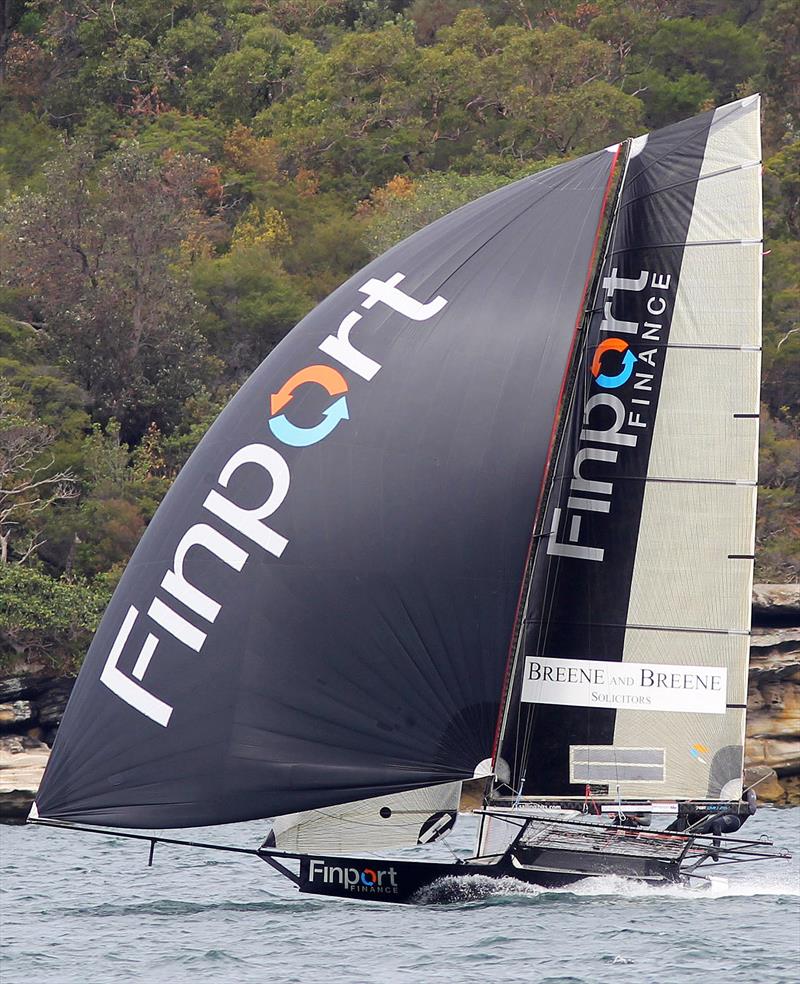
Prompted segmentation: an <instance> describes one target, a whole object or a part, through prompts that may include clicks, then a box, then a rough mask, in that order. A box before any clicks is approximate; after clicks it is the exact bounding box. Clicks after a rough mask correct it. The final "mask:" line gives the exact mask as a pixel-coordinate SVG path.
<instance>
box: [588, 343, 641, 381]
mask: <svg viewBox="0 0 800 984" xmlns="http://www.w3.org/2000/svg"><path fill="white" fill-rule="evenodd" d="M607 352H619V353H620V354H621V355H622V365H621V368H620V370H619V372H617V373H616V374H614V375H608V374H607V373H604V372H602V371H601V369H602V366H601V363H602V360H603V356H604V355H605V354H606V353H607ZM635 362H636V356H635V355H634V354H633V352H631V350H630V348H629V346H628V343H627V342H626V341H624V339H622V338H607V339H606V340H605V341H604V342H601V343H600V344H599V345H598V346H597V348H596V349H595V350H594V358H593V359H592V365H591V367H590V370H591V373H592V375H593V376H594V378H595V379H596V380H597V385H598V386H602V387H603V389H617V388H618V387H619V386H624V385H625V383H627V382H628V380H629V379H630V378H631V376H632V375H633V366H634V364H635Z"/></svg>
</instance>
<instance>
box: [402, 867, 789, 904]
mask: <svg viewBox="0 0 800 984" xmlns="http://www.w3.org/2000/svg"><path fill="white" fill-rule="evenodd" d="M706 877H707V878H708V879H709V880H708V881H705V880H703V881H701V880H699V879H695V880H693V882H692V883H691V884H690V885H667V884H660V885H652V884H648V883H647V882H643V881H636V880H635V879H631V878H622V877H621V876H619V875H600V876H594V877H592V878H586V879H584V880H583V881H579V882H575V883H574V884H572V885H569V886H566V887H563V888H545V887H543V886H541V885H531V884H529V883H527V882H522V881H519V880H518V879H516V878H490V877H488V876H487V875H464V876H456V875H451V876H448V877H445V878H440V879H438V880H437V881H435V882H434V883H433V884H432V885H430V886H428V887H427V888H424V889H421V890H420V891H419V892H418V893H417V895H416V897H415V899H414V901H415V902H417V903H419V904H421V905H435V904H437V903H444V902H449V903H453V902H456V903H458V902H479V901H484V900H486V899H495V898H502V897H510V898H511V897H514V896H517V897H519V896H523V897H525V898H538V897H541V896H548V897H552V896H573V897H577V898H602V897H609V896H611V897H614V898H617V899H620V898H622V899H658V898H670V899H684V900H687V901H693V900H703V899H722V898H741V897H748V898H752V897H755V896H783V897H789V898H800V882H798V880H797V877H796V876H793V874H789V875H784V876H783V877H780V876H776V875H774V874H772V875H766V876H762V877H759V876H757V875H756V876H751V877H739V878H727V877H723V876H718V875H714V874H713V873H712V872H711V871H709V872H708V875H707V876H706Z"/></svg>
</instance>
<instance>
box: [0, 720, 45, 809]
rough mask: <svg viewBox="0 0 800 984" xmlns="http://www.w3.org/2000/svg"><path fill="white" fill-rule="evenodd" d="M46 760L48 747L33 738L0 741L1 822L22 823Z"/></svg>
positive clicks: (17, 737)
mask: <svg viewBox="0 0 800 984" xmlns="http://www.w3.org/2000/svg"><path fill="white" fill-rule="evenodd" d="M49 756H50V749H49V748H48V747H47V745H45V743H44V742H43V741H38V740H37V739H35V738H29V737H28V736H23V737H21V736H19V735H8V736H6V737H3V738H0V819H3V820H6V821H9V820H10V821H12V822H13V821H15V820H16V821H20V822H21V821H23V820H24V819H25V817H26V816H27V815H28V810H30V807H31V802H32V801H33V798H34V797H35V795H36V790H37V789H38V788H39V783H40V782H41V781H42V775H43V774H44V768H45V766H46V765H47V759H48V757H49Z"/></svg>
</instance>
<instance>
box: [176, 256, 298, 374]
mask: <svg viewBox="0 0 800 984" xmlns="http://www.w3.org/2000/svg"><path fill="white" fill-rule="evenodd" d="M193 284H194V289H195V292H196V294H197V297H198V299H199V300H200V301H201V303H202V304H203V305H204V307H205V311H206V313H205V316H204V318H203V321H202V323H201V328H202V331H203V333H204V334H205V336H206V338H207V339H208V340H209V343H210V345H211V349H212V351H214V352H217V353H219V354H220V355H223V354H224V359H225V364H226V366H227V369H228V371H229V372H230V373H232V375H233V376H234V377H235V378H239V379H241V377H242V375H243V374H246V373H247V372H248V371H249V370H251V369H252V368H253V367H254V366H256V365H258V364H259V362H261V360H262V359H263V358H264V357H265V356H266V355H267V353H268V352H269V351H270V349H271V348H272V347H273V346H274V345H275V344H277V342H279V341H280V339H281V338H283V336H284V335H285V334H286V332H287V331H289V329H290V328H292V327H294V325H295V324H296V323H297V322H298V321H299V320H300V318H302V317H303V315H304V314H305V313H306V312H307V311H308V309H309V308H310V306H311V303H310V301H309V299H308V297H307V296H306V295H305V294H304V293H303V292H302V291H301V290H299V289H298V288H297V287H295V285H294V284H293V283H292V280H291V278H290V277H289V276H288V275H287V274H286V272H285V271H284V269H283V268H282V266H281V264H280V261H279V260H278V259H276V258H275V257H274V256H273V255H272V253H271V252H270V249H269V247H268V246H266V245H263V244H258V243H256V244H255V245H247V244H245V245H244V246H243V247H242V248H241V249H235V250H232V251H231V252H230V253H227V254H226V255H224V256H221V257H218V258H209V259H206V260H200V261H198V262H197V263H196V264H195V266H194V269H193Z"/></svg>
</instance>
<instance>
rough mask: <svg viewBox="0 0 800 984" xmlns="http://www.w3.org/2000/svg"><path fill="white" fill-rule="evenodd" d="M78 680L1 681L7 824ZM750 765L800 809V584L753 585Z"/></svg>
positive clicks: (20, 813) (15, 818) (752, 777)
mask: <svg viewBox="0 0 800 984" xmlns="http://www.w3.org/2000/svg"><path fill="white" fill-rule="evenodd" d="M74 682H75V681H74V679H73V678H72V677H64V676H53V675H52V672H50V673H48V672H47V670H46V668H44V667H35V666H34V667H30V666H29V667H24V668H20V671H19V672H17V673H12V674H9V675H7V676H0V822H5V823H20V822H23V821H24V819H25V817H26V816H27V814H28V810H29V809H30V805H31V802H32V801H33V798H34V796H35V795H36V790H37V789H38V786H39V782H40V781H41V777H42V774H43V772H44V767H45V765H46V764H47V759H48V756H49V754H50V748H51V747H52V744H53V740H54V739H55V735H56V731H57V730H58V725H59V723H60V721H61V717H62V715H63V713H64V708H65V707H66V704H67V700H68V698H69V694H70V691H71V690H72V685H73V683H74ZM745 764H746V768H747V770H748V771H747V774H746V778H747V782H748V784H750V783H754V782H757V792H758V798H759V800H761V801H762V802H767V803H775V804H779V805H790V804H795V805H800V585H798V584H758V585H755V586H754V588H753V634H752V638H751V643H750V682H749V692H748V701H747V743H746V749H745Z"/></svg>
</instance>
